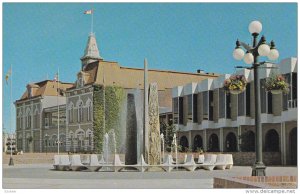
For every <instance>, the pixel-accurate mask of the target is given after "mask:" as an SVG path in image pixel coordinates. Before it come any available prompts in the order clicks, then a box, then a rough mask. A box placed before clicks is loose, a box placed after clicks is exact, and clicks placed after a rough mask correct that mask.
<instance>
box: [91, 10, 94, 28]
mask: <svg viewBox="0 0 300 194" xmlns="http://www.w3.org/2000/svg"><path fill="white" fill-rule="evenodd" d="M93 23H94V9H92V24H91V34H92V33H93Z"/></svg>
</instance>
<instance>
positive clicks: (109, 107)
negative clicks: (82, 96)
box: [93, 85, 125, 153]
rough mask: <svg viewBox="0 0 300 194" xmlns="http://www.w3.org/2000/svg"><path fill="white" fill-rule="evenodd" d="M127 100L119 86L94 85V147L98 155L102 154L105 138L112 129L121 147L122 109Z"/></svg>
mask: <svg viewBox="0 0 300 194" xmlns="http://www.w3.org/2000/svg"><path fill="white" fill-rule="evenodd" d="M103 91H105V129H104V106H103V102H104V100H103V96H104V95H103ZM124 100H125V91H124V89H123V88H121V87H119V86H106V87H105V88H104V90H103V86H99V85H94V95H93V104H94V108H93V117H94V122H93V129H94V146H95V151H96V153H101V152H102V146H103V136H104V134H105V133H107V132H109V131H110V130H111V129H114V131H115V137H116V144H117V146H116V147H117V148H118V147H119V145H120V141H121V137H120V132H121V130H122V128H121V123H120V120H121V119H120V118H121V111H122V110H121V109H122V105H123V103H124Z"/></svg>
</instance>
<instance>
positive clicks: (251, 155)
mask: <svg viewBox="0 0 300 194" xmlns="http://www.w3.org/2000/svg"><path fill="white" fill-rule="evenodd" d="M226 153H228V154H232V157H233V165H235V166H252V165H253V164H254V163H255V152H226ZM263 162H264V164H265V165H281V153H280V152H263Z"/></svg>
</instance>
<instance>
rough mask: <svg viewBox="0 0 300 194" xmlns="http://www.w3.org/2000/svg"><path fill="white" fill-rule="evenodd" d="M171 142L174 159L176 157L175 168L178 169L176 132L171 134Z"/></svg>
mask: <svg viewBox="0 0 300 194" xmlns="http://www.w3.org/2000/svg"><path fill="white" fill-rule="evenodd" d="M172 144H173V145H174V147H175V159H176V168H177V170H178V166H177V164H178V163H177V160H178V159H177V158H178V156H177V138H176V133H174V136H173V142H172Z"/></svg>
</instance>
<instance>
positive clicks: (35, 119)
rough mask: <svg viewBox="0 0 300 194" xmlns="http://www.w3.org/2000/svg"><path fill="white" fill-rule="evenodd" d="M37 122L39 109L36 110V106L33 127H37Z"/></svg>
mask: <svg viewBox="0 0 300 194" xmlns="http://www.w3.org/2000/svg"><path fill="white" fill-rule="evenodd" d="M38 122H39V111H38V108H36V109H35V111H34V121H33V128H38V127H39V125H38Z"/></svg>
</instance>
